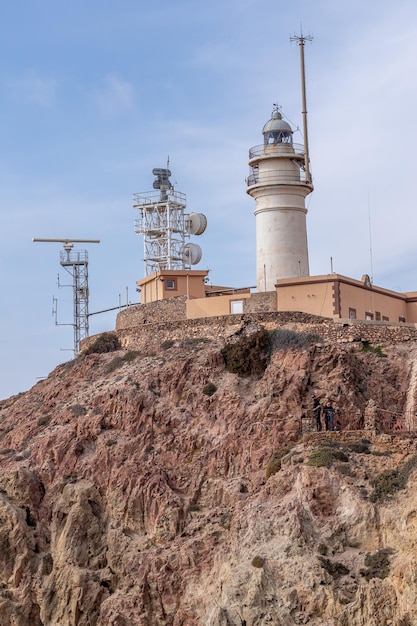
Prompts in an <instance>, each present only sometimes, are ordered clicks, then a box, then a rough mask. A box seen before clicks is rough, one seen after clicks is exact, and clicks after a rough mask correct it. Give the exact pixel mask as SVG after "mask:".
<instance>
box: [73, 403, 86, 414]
mask: <svg viewBox="0 0 417 626" xmlns="http://www.w3.org/2000/svg"><path fill="white" fill-rule="evenodd" d="M70 408H71V411H72V413H73V414H74V415H75V417H80V416H81V415H85V414H86V413H87V409H86V408H85V406H82V405H81V404H73V405H72V406H71V407H70Z"/></svg>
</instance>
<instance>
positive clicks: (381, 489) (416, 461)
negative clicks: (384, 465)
mask: <svg viewBox="0 0 417 626" xmlns="http://www.w3.org/2000/svg"><path fill="white" fill-rule="evenodd" d="M416 466H417V455H414V456H412V457H411V458H410V459H408V461H407V462H406V463H404V465H403V466H402V467H400V468H397V469H392V470H385V471H384V472H382V473H381V474H379V476H377V477H376V478H375V479H374V480H373V481H372V483H371V484H372V487H373V488H374V490H373V492H372V493H371V495H370V500H371V502H383V501H384V500H386V499H387V498H389V497H390V496H393V495H395V494H396V493H397V492H398V491H400V490H401V489H404V488H405V487H406V485H407V481H408V478H409V476H410V474H411V472H412V471H413V470H414V469H415V467H416Z"/></svg>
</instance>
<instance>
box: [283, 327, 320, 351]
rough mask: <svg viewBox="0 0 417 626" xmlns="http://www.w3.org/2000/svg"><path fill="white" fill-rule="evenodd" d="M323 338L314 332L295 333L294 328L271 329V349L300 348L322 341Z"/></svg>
mask: <svg viewBox="0 0 417 626" xmlns="http://www.w3.org/2000/svg"><path fill="white" fill-rule="evenodd" d="M322 342H323V339H322V337H320V336H319V335H317V334H315V333H297V332H295V331H294V330H286V329H282V330H273V331H272V332H271V347H272V350H273V351H275V350H282V349H289V348H295V349H297V350H302V349H304V348H308V347H309V346H311V344H313V343H322Z"/></svg>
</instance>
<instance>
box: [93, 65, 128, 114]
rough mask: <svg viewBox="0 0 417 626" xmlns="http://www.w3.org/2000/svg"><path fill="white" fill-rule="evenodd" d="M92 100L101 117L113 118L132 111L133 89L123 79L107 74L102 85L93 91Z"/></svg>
mask: <svg viewBox="0 0 417 626" xmlns="http://www.w3.org/2000/svg"><path fill="white" fill-rule="evenodd" d="M94 98H95V101H96V104H97V106H98V108H99V111H100V113H101V114H102V115H104V116H106V117H114V116H117V115H121V114H122V113H125V112H126V111H129V110H131V109H133V106H134V101H135V97H134V88H133V85H132V84H131V83H129V82H128V81H126V80H124V79H123V78H120V77H119V76H116V75H114V74H109V75H108V76H106V78H105V79H104V81H103V85H102V86H101V87H100V88H97V89H95V91H94Z"/></svg>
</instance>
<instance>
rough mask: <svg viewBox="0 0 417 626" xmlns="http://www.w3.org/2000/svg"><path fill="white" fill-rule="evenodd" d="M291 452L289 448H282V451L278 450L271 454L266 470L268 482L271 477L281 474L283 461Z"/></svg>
mask: <svg viewBox="0 0 417 626" xmlns="http://www.w3.org/2000/svg"><path fill="white" fill-rule="evenodd" d="M289 450H290V449H289V448H282V449H281V450H277V451H276V452H273V453H272V454H271V456H270V457H269V460H268V463H267V465H266V469H265V474H266V479H267V480H268V478H269V477H270V476H273V475H274V474H276V473H277V472H279V470H280V469H281V459H282V458H283V457H284V456H285V455H286V454H288V452H289Z"/></svg>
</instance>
